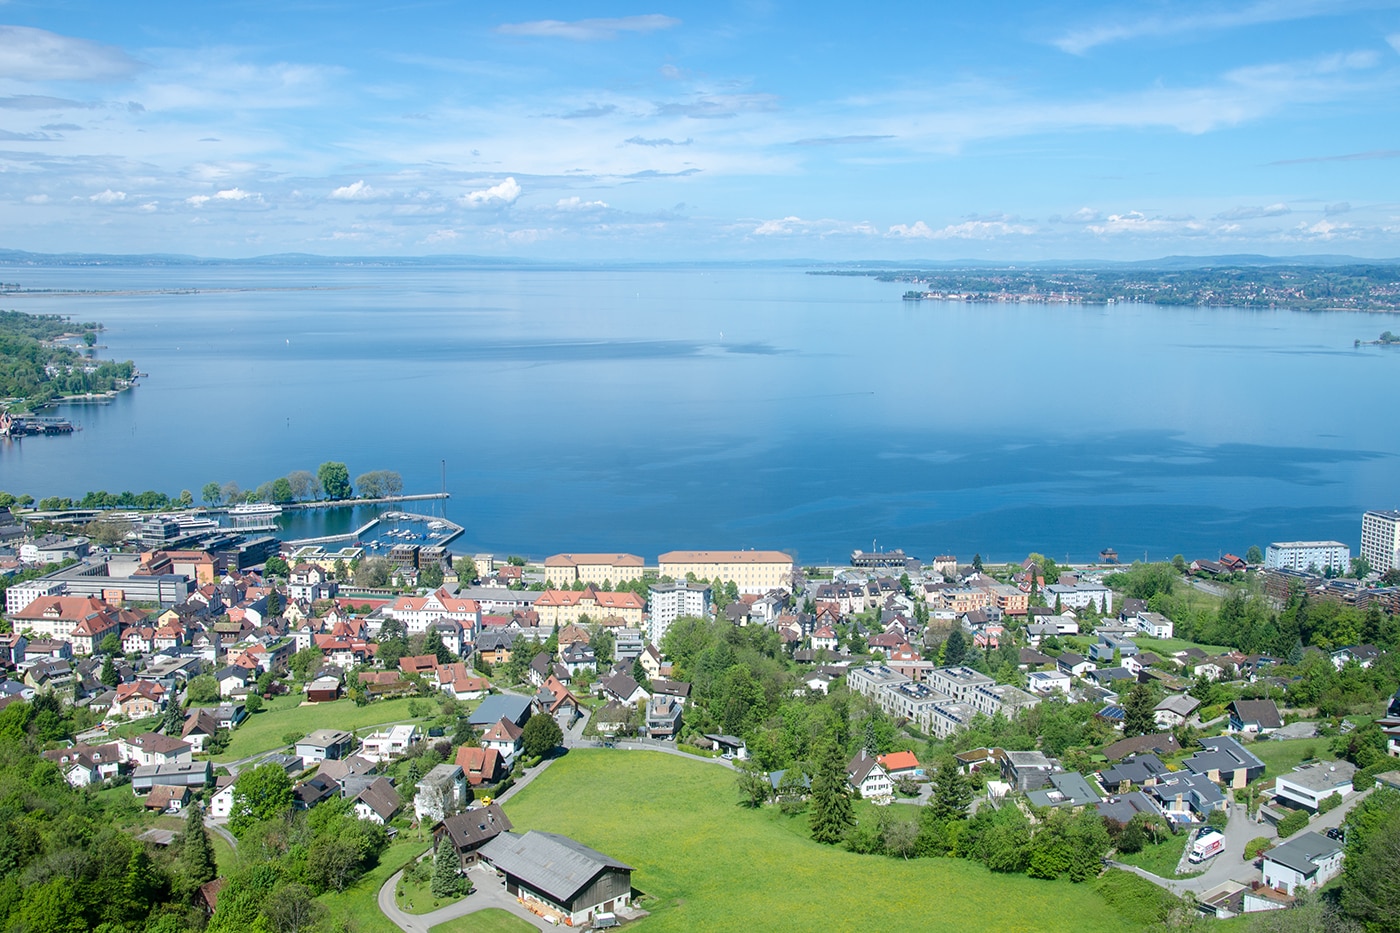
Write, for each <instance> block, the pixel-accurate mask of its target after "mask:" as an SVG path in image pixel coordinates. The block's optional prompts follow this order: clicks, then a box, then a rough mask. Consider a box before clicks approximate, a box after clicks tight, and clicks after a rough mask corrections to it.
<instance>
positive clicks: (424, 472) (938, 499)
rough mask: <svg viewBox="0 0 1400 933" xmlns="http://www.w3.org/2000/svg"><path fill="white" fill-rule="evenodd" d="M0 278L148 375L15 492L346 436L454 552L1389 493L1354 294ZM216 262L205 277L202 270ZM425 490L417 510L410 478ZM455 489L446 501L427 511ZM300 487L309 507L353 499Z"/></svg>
mask: <svg viewBox="0 0 1400 933" xmlns="http://www.w3.org/2000/svg"><path fill="white" fill-rule="evenodd" d="M0 276H3V278H4V280H5V281H9V282H16V281H17V282H19V283H20V284H21V285H23V286H24V287H26V288H70V289H84V290H124V291H139V290H152V289H157V290H165V289H182V290H189V291H186V292H183V293H179V294H173V293H172V294H155V295H153V294H144V295H142V294H90V295H62V296H59V295H48V296H44V295H20V296H6V297H4V298H0V307H4V308H6V309H15V310H20V311H28V312H33V313H60V314H68V315H72V316H74V317H75V318H78V319H81V320H97V321H102V322H104V323H105V324H106V325H107V331H106V332H105V333H104V334H103V335H102V339H101V341H100V342H101V343H103V344H105V345H106V347H107V349H106V350H104V351H102V352H101V353H100V354H99V355H100V356H102V357H104V358H115V359H128V358H130V359H133V360H135V361H136V363H137V366H138V368H139V369H140V370H141V371H142V372H145V373H149V378H146V379H143V380H141V384H140V386H139V387H138V388H137V389H136V390H134V391H132V392H128V393H126V394H124V395H123V396H122V397H120V398H119V399H118V400H116V401H115V402H113V403H111V404H107V405H88V406H69V407H65V408H62V409H59V410H58V411H57V412H53V413H56V414H61V415H64V416H67V417H71V418H73V419H74V420H76V421H77V422H79V423H80V424H81V430H80V431H79V432H77V433H75V434H73V435H71V436H67V437H52V438H48V437H34V438H26V439H24V440H22V441H17V442H9V443H3V444H0V489H6V490H8V491H10V492H14V493H16V494H19V493H24V492H27V493H30V494H32V495H34V496H36V497H42V496H45V495H68V496H73V497H75V498H76V497H80V496H81V495H82V494H83V493H84V492H85V491H87V490H91V489H106V490H109V491H119V490H123V489H131V490H134V491H140V490H144V489H158V490H161V491H165V492H169V493H171V494H172V495H173V494H178V493H179V491H180V490H181V489H190V490H193V491H194V493H195V495H196V497H198V494H199V489H200V487H201V486H202V485H204V484H205V483H207V482H209V481H211V480H216V481H219V482H225V481H228V480H234V481H236V482H238V483H239V484H240V485H241V486H243V487H244V488H251V487H254V486H256V485H258V484H259V483H262V482H264V481H266V480H269V479H273V478H275V477H277V476H281V475H284V474H286V473H287V472H289V471H291V470H295V469H310V470H313V471H314V470H315V469H316V467H317V465H318V464H320V463H321V462H322V461H325V460H343V461H345V462H346V463H347V464H348V466H349V468H350V473H351V476H352V477H353V476H355V475H357V474H359V473H362V472H365V471H368V470H375V469H390V470H397V471H399V472H400V473H402V474H403V477H404V483H405V487H406V491H409V492H434V491H437V490H438V489H439V487H440V485H441V484H442V472H443V469H444V467H445V471H446V487H447V490H448V491H449V492H450V493H451V494H452V498H451V500H450V501H449V502H448V503H447V505H446V514H447V515H448V517H450V518H452V519H453V520H454V521H456V522H458V523H460V524H462V525H464V526H466V533H465V534H464V535H463V536H462V537H461V538H459V539H457V540H456V541H454V542H453V549H454V550H458V551H464V552H474V551H489V552H495V553H497V554H506V553H515V554H524V555H529V556H535V557H539V556H544V555H547V554H551V553H556V552H560V551H604V550H618V551H629V552H633V553H637V554H641V555H643V556H644V557H646V558H647V559H648V560H649V561H651V560H654V559H655V557H656V555H657V554H658V553H660V552H662V551H665V550H669V549H672V548H751V547H752V548H782V549H787V550H790V551H792V552H793V553H794V554H795V555H796V556H797V558H798V560H799V561H802V562H818V561H828V560H839V559H843V558H844V557H845V556H846V555H848V554H849V553H850V551H851V550H852V549H853V548H866V549H868V548H870V547H871V546H872V544H874V545H875V546H877V547H880V548H887V549H888V548H895V547H901V548H903V549H904V550H905V551H906V552H908V553H911V554H915V555H918V556H920V557H924V558H926V559H927V558H931V557H932V556H934V555H935V554H941V553H952V554H957V555H958V556H959V557H961V558H962V559H964V560H969V559H970V558H971V557H972V555H973V553H974V552H980V553H981V554H982V555H983V556H984V557H985V558H987V559H989V560H997V561H1004V560H1012V559H1019V558H1021V557H1024V556H1025V554H1026V553H1028V552H1029V551H1032V550H1036V551H1041V552H1043V553H1046V554H1048V555H1050V556H1052V557H1054V558H1056V559H1065V558H1068V559H1072V560H1086V559H1091V558H1093V557H1095V556H1096V555H1097V554H1098V552H1099V550H1100V549H1101V548H1104V547H1114V548H1116V549H1117V550H1118V552H1119V553H1120V555H1121V556H1122V557H1123V559H1124V560H1131V559H1140V558H1142V557H1144V556H1146V557H1149V558H1151V559H1164V558H1168V557H1170V556H1172V555H1173V554H1176V553H1182V554H1185V555H1186V556H1187V557H1188V558H1191V557H1211V558H1214V557H1217V556H1218V555H1219V554H1220V553H1222V552H1224V551H1234V552H1236V553H1243V552H1244V550H1245V549H1246V548H1248V547H1249V546H1250V545H1252V544H1257V545H1260V546H1261V547H1262V546H1264V545H1267V544H1268V543H1269V542H1270V541H1272V540H1292V539H1310V538H1336V539H1338V540H1341V541H1343V542H1347V543H1349V544H1351V545H1352V547H1353V550H1355V547H1356V544H1357V541H1358V539H1359V536H1360V532H1359V528H1360V521H1361V513H1362V512H1363V511H1364V510H1366V509H1368V508H1395V507H1397V505H1400V483H1397V480H1400V471H1398V470H1397V465H1400V460H1397V456H1400V432H1398V431H1396V430H1395V429H1394V427H1393V424H1392V421H1393V419H1392V418H1391V417H1390V416H1389V415H1388V414H1387V409H1386V408H1385V407H1384V406H1385V405H1386V404H1387V403H1389V402H1390V401H1392V400H1393V399H1394V398H1395V392H1396V388H1397V386H1400V350H1395V349H1384V348H1378V347H1362V348H1354V347H1353V346H1352V342H1353V340H1354V339H1356V338H1358V337H1360V338H1374V337H1375V335H1376V334H1378V333H1379V332H1380V331H1382V330H1384V329H1387V328H1389V329H1394V322H1393V321H1392V320H1391V319H1390V318H1389V316H1384V315H1366V314H1355V313H1330V314H1321V313H1305V312H1291V311H1246V310H1238V309H1228V308H1225V309H1222V308H1175V307H1171V308H1161V307H1154V306H1146V305H1113V306H1107V307H1104V306H1073V305H1070V306H1065V305H988V304H962V303H941V302H930V301H924V302H904V301H901V300H900V296H901V295H902V294H903V291H904V289H905V287H906V286H903V285H900V284H898V283H881V282H876V281H874V280H873V279H868V278H858V277H835V276H813V275H806V274H804V273H803V272H802V271H800V270H794V269H777V268H773V269H769V268H759V269H754V268H734V269H721V268H699V269H697V268H655V267H652V268H640V269H638V268H627V269H614V270H608V269H603V270H587V271H581V270H576V269H574V270H547V269H538V270H536V269H519V270H516V269H507V270H479V269H472V268H466V267H449V266H443V267H418V266H413V267H408V266H373V265H347V266H343V267H337V266H329V265H311V266H307V267H301V268H282V267H265V266H258V265H252V264H249V265H229V266H208V267H204V266H177V267H85V268H44V267H16V266H6V267H4V268H3V270H0ZM194 290H198V291H194ZM423 505H424V509H425V510H426V508H427V507H428V506H427V504H423ZM436 508H438V509H439V510H440V509H441V508H442V506H441V505H438V506H436ZM351 511H352V510H340V511H339V512H338V513H317V512H311V513H304V514H301V515H298V516H297V517H296V518H294V519H293V520H292V528H291V531H292V533H293V534H296V535H313V534H324V533H330V532H335V531H341V530H348V529H349V528H350V527H353V523H355V522H356V521H358V520H360V519H361V518H362V517H363V513H365V511H366V510H364V509H358V510H353V511H354V512H356V513H360V514H353V515H352V514H350V513H351Z"/></svg>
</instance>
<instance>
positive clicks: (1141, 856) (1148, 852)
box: [1113, 832, 1200, 878]
mask: <svg viewBox="0 0 1400 933" xmlns="http://www.w3.org/2000/svg"><path fill="white" fill-rule="evenodd" d="M1190 838H1191V834H1190V833H1188V832H1180V833H1177V834H1176V835H1175V836H1168V837H1167V838H1166V839H1164V840H1162V841H1161V842H1159V843H1156V844H1155V845H1152V844H1149V845H1146V846H1143V847H1142V851H1141V852H1133V853H1131V854H1128V853H1125V852H1120V853H1118V854H1117V855H1115V856H1113V859H1114V861H1117V862H1122V863H1123V864H1124V865H1136V866H1137V867H1138V868H1142V869H1145V870H1147V871H1150V872H1152V874H1154V875H1156V876H1158V877H1159V878H1190V877H1191V876H1193V875H1198V874H1200V872H1188V873H1186V874H1183V875H1178V874H1177V873H1176V866H1177V865H1178V864H1179V863H1180V862H1181V853H1183V852H1185V851H1186V840H1188V839H1190Z"/></svg>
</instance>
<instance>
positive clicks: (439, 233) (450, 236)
mask: <svg viewBox="0 0 1400 933" xmlns="http://www.w3.org/2000/svg"><path fill="white" fill-rule="evenodd" d="M461 237H462V235H461V234H460V233H458V232H457V231H456V230H434V231H433V232H432V233H430V234H428V235H427V236H426V237H424V239H423V242H424V243H452V242H454V241H456V240H459V239H461Z"/></svg>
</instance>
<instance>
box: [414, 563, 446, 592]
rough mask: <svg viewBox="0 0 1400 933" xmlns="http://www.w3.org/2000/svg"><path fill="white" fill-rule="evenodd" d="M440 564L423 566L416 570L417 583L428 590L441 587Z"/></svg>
mask: <svg viewBox="0 0 1400 933" xmlns="http://www.w3.org/2000/svg"><path fill="white" fill-rule="evenodd" d="M442 580H443V576H442V564H437V563H433V564H425V565H423V566H422V567H420V568H418V583H419V584H420V585H422V586H426V587H427V588H428V589H430V590H435V589H437V588H438V587H440V586H442Z"/></svg>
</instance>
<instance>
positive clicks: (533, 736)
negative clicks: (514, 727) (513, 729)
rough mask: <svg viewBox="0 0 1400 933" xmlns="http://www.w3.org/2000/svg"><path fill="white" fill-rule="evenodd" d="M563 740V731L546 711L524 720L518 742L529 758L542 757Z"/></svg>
mask: <svg viewBox="0 0 1400 933" xmlns="http://www.w3.org/2000/svg"><path fill="white" fill-rule="evenodd" d="M563 741H564V731H563V730H562V729H560V728H559V723H557V722H555V721H554V717H553V716H550V715H549V714H548V713H536V714H535V715H533V716H531V717H530V718H529V719H527V720H525V728H524V729H522V730H521V732H520V744H521V747H522V748H523V749H524V751H525V754H526V755H527V756H529V757H531V758H543V757H544V756H545V755H548V754H549V753H550V752H552V751H554V749H555V747H556V746H558V745H560V744H562V743H563Z"/></svg>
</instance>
